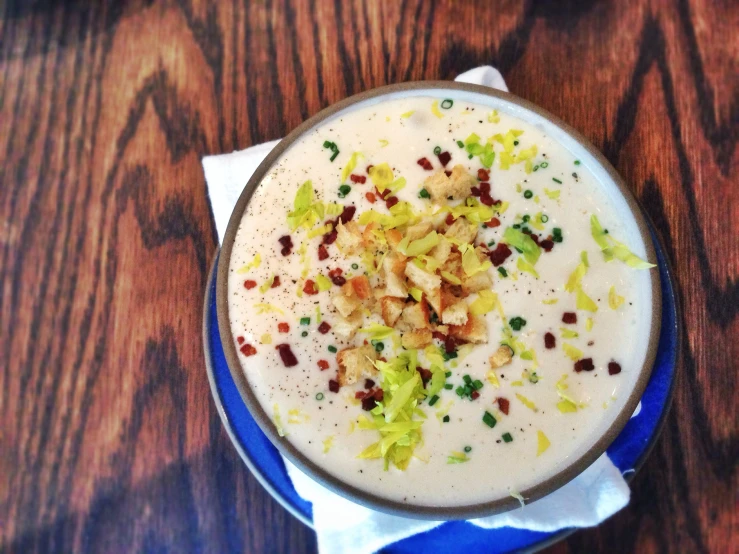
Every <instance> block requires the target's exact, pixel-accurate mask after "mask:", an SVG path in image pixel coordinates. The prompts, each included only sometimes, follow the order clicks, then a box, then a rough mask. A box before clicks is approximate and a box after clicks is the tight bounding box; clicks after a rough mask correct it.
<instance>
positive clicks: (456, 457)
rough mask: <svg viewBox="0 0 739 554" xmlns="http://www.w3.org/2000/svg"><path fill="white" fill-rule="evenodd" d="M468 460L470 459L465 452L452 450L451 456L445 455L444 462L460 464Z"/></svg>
mask: <svg viewBox="0 0 739 554" xmlns="http://www.w3.org/2000/svg"><path fill="white" fill-rule="evenodd" d="M469 461H470V459H469V458H468V457H467V454H465V453H464V452H457V451H452V454H451V456H447V458H446V463H448V464H462V463H464V462H469Z"/></svg>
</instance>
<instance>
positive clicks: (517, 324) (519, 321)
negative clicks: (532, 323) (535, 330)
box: [508, 316, 526, 331]
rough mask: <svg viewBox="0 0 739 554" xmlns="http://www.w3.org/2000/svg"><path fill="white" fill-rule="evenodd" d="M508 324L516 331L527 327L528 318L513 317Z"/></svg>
mask: <svg viewBox="0 0 739 554" xmlns="http://www.w3.org/2000/svg"><path fill="white" fill-rule="evenodd" d="M508 324H509V325H510V326H511V329H513V330H514V331H520V330H521V328H522V327H526V320H525V319H524V318H522V317H518V316H516V317H512V318H511V319H510V320H509V321H508Z"/></svg>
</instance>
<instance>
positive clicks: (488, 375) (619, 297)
mask: <svg viewBox="0 0 739 554" xmlns="http://www.w3.org/2000/svg"><path fill="white" fill-rule="evenodd" d="M655 259H656V258H655V252H654V248H653V245H652V243H651V239H650V235H649V232H648V230H647V227H646V225H645V221H644V218H643V216H642V214H641V211H640V209H639V207H638V205H637V203H636V201H635V200H634V198H633V196H632V195H631V193H630V191H629V190H628V188H627V186H626V185H625V184H624V182H623V180H622V179H621V178H620V177H619V175H618V174H617V173H616V171H615V170H614V169H613V168H612V167H611V166H610V164H609V163H608V162H607V161H606V160H605V158H604V157H603V156H602V155H601V154H600V153H599V152H598V151H597V150H596V149H595V148H594V147H593V146H592V145H590V143H588V142H587V140H586V139H585V138H583V137H582V136H581V135H579V134H578V133H577V132H576V131H574V130H573V129H571V128H570V127H568V126H567V125H566V124H564V123H563V122H562V121H560V120H559V119H557V118H556V117H555V116H553V115H551V114H549V113H547V112H545V111H544V110H542V109H540V108H538V107H537V106H535V105H533V104H531V103H529V102H527V101H525V100H522V99H520V98H517V97H515V96H513V95H511V94H508V93H503V92H499V91H496V90H492V89H489V88H485V87H480V86H475V85H468V84H460V83H449V82H419V83H406V84H402V85H395V86H389V87H384V88H380V89H376V90H372V91H368V92H365V93H363V94H359V95H357V96H353V97H351V98H348V99H346V100H343V101H341V102H339V103H337V104H335V105H333V106H331V107H329V108H327V109H325V110H323V111H322V112H320V113H319V114H317V115H316V116H314V117H312V118H311V119H309V120H307V121H306V122H305V123H303V124H302V125H300V126H299V127H298V128H297V129H295V130H294V131H293V132H292V133H290V134H289V135H288V136H287V137H286V138H285V139H283V140H282V141H281V142H280V143H279V144H278V145H277V147H276V148H275V149H274V150H273V151H272V152H271V153H270V155H269V156H268V157H267V158H266V159H265V160H264V162H263V163H262V164H261V165H260V167H259V168H258V169H257V171H256V172H255V173H254V175H253V176H251V178H250V179H249V180H248V183H247V184H246V186H245V188H244V191H243V193H242V194H241V197H240V198H239V201H238V203H237V204H236V207H235V209H234V211H233V214H232V216H231V219H230V222H229V226H228V229H227V232H226V235H225V239H224V242H223V246H222V251H221V255H220V258H219V262H218V273H217V308H218V322H219V329H220V332H221V336H223V337H225V338H224V344H223V347H224V351H225V354H226V357H227V360H228V364H229V368H230V370H231V373H232V375H233V378H234V381H235V382H236V384H237V386H238V388H239V391H240V393H241V395H242V398H243V400H244V402H245V404H246V405H247V407H248V409H249V410H250V413H251V414H252V415H253V417H254V419H255V420H256V421H257V423H258V424H259V426H260V428H261V429H262V430H263V431H264V433H265V434H266V435H267V437H268V438H269V439H270V441H271V442H272V443H273V444H274V445H275V446H276V447H277V449H278V450H279V451H280V453H281V454H282V455H283V456H284V457H285V458H287V459H288V460H290V461H291V462H293V463H294V464H295V465H296V466H297V467H298V468H300V469H301V470H302V471H304V472H305V473H306V474H308V475H309V476H310V477H312V478H313V479H315V480H317V481H318V482H320V483H321V484H323V485H324V486H326V487H328V488H329V489H330V490H332V491H334V492H336V493H338V494H340V495H342V496H344V497H346V498H348V499H350V500H353V501H355V502H358V503H360V504H362V505H365V506H367V507H370V508H373V509H377V510H381V511H384V512H389V513H393V514H397V515H402V516H407V517H415V518H429V519H437V520H442V519H467V518H473V517H482V516H486V515H491V514H494V513H499V512H502V511H506V510H510V509H514V508H517V507H518V506H519V505H520V504H521V503H522V502H525V503H529V502H533V501H535V500H536V499H538V498H541V497H542V496H544V495H546V494H549V493H550V492H552V491H554V490H556V489H557V488H559V487H561V486H563V485H565V484H566V483H567V482H569V481H570V480H572V479H573V478H574V477H576V476H577V475H578V474H579V473H581V472H582V471H583V470H584V469H585V468H587V467H588V466H589V465H590V464H591V463H592V462H593V461H595V460H596V459H597V458H598V457H599V456H601V455H602V454H603V453H604V452H605V450H606V448H607V447H608V446H609V445H610V443H611V442H612V441H613V440H614V439H615V437H616V436H617V435H618V433H619V432H620V431H621V429H622V428H623V426H624V425H625V424H626V422H627V421H628V420H629V418H630V417H631V415H632V414H633V413H634V411H635V409H636V408H637V405H638V402H639V399H640V397H641V394H642V393H643V391H644V388H645V386H646V384H647V381H648V379H649V375H650V372H651V368H652V364H653V362H654V357H655V352H656V345H657V339H658V336H659V322H660V317H659V316H660V310H661V299H660V288H659V283H658V275H657V272H656V270H655V269H654V264H655Z"/></svg>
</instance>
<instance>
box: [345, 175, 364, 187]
mask: <svg viewBox="0 0 739 554" xmlns="http://www.w3.org/2000/svg"><path fill="white" fill-rule="evenodd" d="M349 178H350V179H351V180H352V183H357V184H360V185H363V184H365V183H366V182H367V177H365V176H364V175H354V173H352V174H351V175H350V176H349Z"/></svg>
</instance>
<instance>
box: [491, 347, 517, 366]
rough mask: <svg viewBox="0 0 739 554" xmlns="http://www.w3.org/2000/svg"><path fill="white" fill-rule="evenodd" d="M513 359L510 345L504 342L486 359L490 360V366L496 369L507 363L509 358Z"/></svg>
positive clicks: (509, 360)
mask: <svg viewBox="0 0 739 554" xmlns="http://www.w3.org/2000/svg"><path fill="white" fill-rule="evenodd" d="M512 359H513V349H512V348H511V347H510V346H506V345H505V344H503V345H501V346H500V348H498V350H496V351H495V353H494V354H493V355H492V356H490V358H489V359H488V361H489V362H490V367H491V368H493V369H497V368H499V367H503V366H504V365H508V364H510V363H511V360H512Z"/></svg>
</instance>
